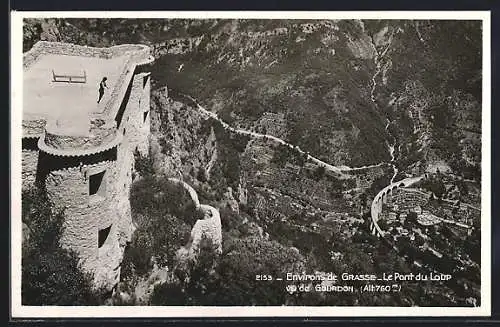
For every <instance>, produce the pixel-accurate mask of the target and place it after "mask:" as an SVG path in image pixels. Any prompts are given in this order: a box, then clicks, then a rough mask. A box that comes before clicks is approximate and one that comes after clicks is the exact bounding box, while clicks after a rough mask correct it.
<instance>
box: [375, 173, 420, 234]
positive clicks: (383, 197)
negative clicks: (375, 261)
mask: <svg viewBox="0 0 500 327" xmlns="http://www.w3.org/2000/svg"><path fill="white" fill-rule="evenodd" d="M422 178H424V176H418V177H410V178H405V179H403V180H400V181H398V182H394V183H391V184H389V185H387V186H386V187H384V188H383V189H382V190H380V191H379V192H378V193H377V195H376V196H375V198H374V199H373V201H372V205H371V222H370V231H371V232H372V234H373V235H377V236H379V237H383V236H384V231H383V230H382V229H381V228H380V227H379V225H378V218H379V215H380V213H381V212H382V207H383V204H384V203H387V197H388V196H392V192H393V190H395V189H397V188H400V187H408V186H411V185H413V184H415V183H417V182H418V181H420V180H421V179H422Z"/></svg>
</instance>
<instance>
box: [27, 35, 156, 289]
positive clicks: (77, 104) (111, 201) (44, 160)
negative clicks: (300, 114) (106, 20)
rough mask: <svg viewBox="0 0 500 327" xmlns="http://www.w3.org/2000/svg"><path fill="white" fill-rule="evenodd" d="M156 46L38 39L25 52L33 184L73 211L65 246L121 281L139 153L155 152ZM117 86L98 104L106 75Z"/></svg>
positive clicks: (111, 281) (100, 274) (101, 282)
mask: <svg viewBox="0 0 500 327" xmlns="http://www.w3.org/2000/svg"><path fill="white" fill-rule="evenodd" d="M153 60H154V59H153V57H152V56H151V54H150V49H149V47H147V46H144V45H128V44H127V45H119V46H114V47H110V48H93V47H86V46H78V45H73V44H66V43H54V42H43V41H41V42H38V43H37V44H36V45H35V46H34V47H33V48H32V49H31V50H30V51H28V52H27V53H25V54H24V78H23V80H24V86H23V142H22V146H23V149H22V174H23V175H22V178H23V181H22V183H23V188H29V187H43V188H45V190H46V192H47V195H48V197H49V198H50V199H51V201H52V202H53V203H54V205H55V207H56V208H59V209H64V212H65V222H64V232H63V235H62V238H61V242H62V244H61V245H62V246H63V247H65V248H68V249H72V250H74V251H75V252H76V253H77V255H78V257H79V258H80V262H81V264H82V267H83V268H84V270H86V271H88V272H91V273H93V275H94V280H95V285H96V287H104V288H107V289H111V288H112V287H113V286H114V285H116V283H117V282H118V281H119V278H120V263H121V261H122V258H123V252H124V248H125V245H126V242H127V241H130V238H131V235H132V232H133V229H134V227H133V223H132V220H131V214H130V203H129V190H130V185H131V183H132V171H133V169H134V152H135V151H138V152H140V153H141V154H143V155H144V154H147V151H148V137H149V130H150V120H149V116H150V115H149V110H150V66H151V64H152V62H153ZM103 77H107V88H106V89H105V92H104V96H103V98H102V100H101V101H100V102H99V103H97V99H98V88H99V83H100V81H101V80H102V78H103Z"/></svg>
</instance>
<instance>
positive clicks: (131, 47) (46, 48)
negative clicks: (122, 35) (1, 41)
mask: <svg viewBox="0 0 500 327" xmlns="http://www.w3.org/2000/svg"><path fill="white" fill-rule="evenodd" d="M129 53H134V54H133V58H134V59H136V60H142V59H147V57H148V56H149V54H150V50H149V47H147V46H143V45H138V44H121V45H117V46H114V47H110V48H95V47H88V46H83V45H77V44H71V43H62V42H47V41H39V42H37V43H36V44H35V45H34V46H33V48H31V49H30V50H29V51H28V52H26V53H25V54H24V56H23V65H24V68H28V67H30V66H31V65H32V64H33V63H34V62H36V61H37V60H38V58H39V57H40V56H41V55H43V54H62V55H67V56H80V57H97V58H104V59H110V58H113V57H118V56H123V55H126V54H129Z"/></svg>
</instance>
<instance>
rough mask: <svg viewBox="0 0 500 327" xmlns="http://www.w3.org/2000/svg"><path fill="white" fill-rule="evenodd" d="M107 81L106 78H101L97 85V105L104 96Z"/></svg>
mask: <svg viewBox="0 0 500 327" xmlns="http://www.w3.org/2000/svg"><path fill="white" fill-rule="evenodd" d="M107 80H108V78H107V77H103V78H102V80H101V83H99V99H98V100H97V103H99V102H101V99H102V96H103V95H104V88H108V86H107V85H106V81H107Z"/></svg>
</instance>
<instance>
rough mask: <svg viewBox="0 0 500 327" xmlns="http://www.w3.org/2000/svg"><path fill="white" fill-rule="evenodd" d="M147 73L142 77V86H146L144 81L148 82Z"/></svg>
mask: <svg viewBox="0 0 500 327" xmlns="http://www.w3.org/2000/svg"><path fill="white" fill-rule="evenodd" d="M148 79H149V75H146V76H144V77H143V78H142V88H145V87H146V83H147V82H148Z"/></svg>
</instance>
